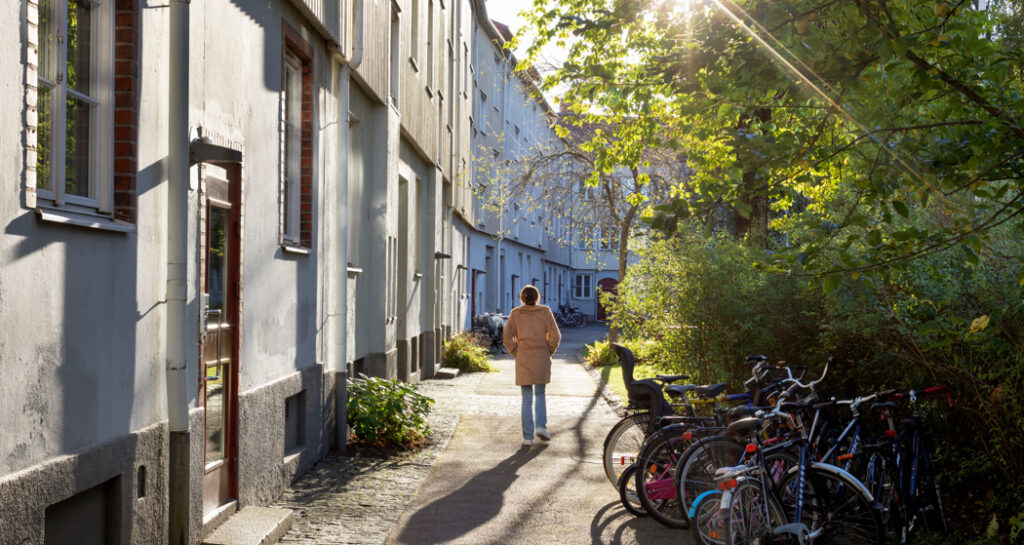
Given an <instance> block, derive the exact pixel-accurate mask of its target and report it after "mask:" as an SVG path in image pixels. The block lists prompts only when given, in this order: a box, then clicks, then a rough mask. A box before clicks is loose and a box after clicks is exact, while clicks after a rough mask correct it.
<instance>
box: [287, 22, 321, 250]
mask: <svg viewBox="0 0 1024 545" xmlns="http://www.w3.org/2000/svg"><path fill="white" fill-rule="evenodd" d="M282 29H283V34H284V51H283V56H282V64H281V72H282V75H281V110H282V111H281V180H282V183H281V200H280V202H281V243H282V245H283V246H284V247H285V249H286V250H287V249H289V248H295V249H298V250H300V251H301V249H302V248H306V249H308V248H312V246H313V116H314V111H313V49H312V46H311V45H310V44H309V42H307V41H305V39H303V38H302V35H301V34H300V33H299V32H298V31H297V30H295V29H294V28H292V27H291V26H290V25H288V24H287V23H284V24H283V25H282Z"/></svg>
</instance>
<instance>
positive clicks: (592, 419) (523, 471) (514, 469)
mask: <svg viewBox="0 0 1024 545" xmlns="http://www.w3.org/2000/svg"><path fill="white" fill-rule="evenodd" d="M606 333H607V328H606V327H604V326H602V325H589V326H586V327H583V328H576V329H566V330H564V331H563V343H562V345H561V346H560V347H559V349H558V352H557V353H556V354H555V361H554V365H553V367H552V382H551V384H550V385H549V386H548V389H547V396H548V430H549V431H550V432H551V435H552V440H551V442H550V443H544V442H542V441H539V440H536V441H535V442H534V445H533V446H532V447H524V446H522V445H521V444H522V431H521V425H520V419H519V406H520V398H519V387H518V386H516V385H515V375H514V362H513V360H512V358H511V357H510V356H508V355H503V356H501V357H498V358H496V359H495V362H494V363H495V366H496V367H498V369H499V372H498V373H491V374H488V375H486V376H484V377H483V378H482V379H481V380H480V381H479V383H478V385H477V386H476V388H475V389H474V390H472V391H461V392H459V393H458V395H460V396H464V406H465V412H463V413H462V415H461V420H460V421H459V424H458V426H457V427H456V429H455V432H454V434H453V436H452V438H451V440H450V442H449V443H448V446H447V448H446V449H445V451H444V452H443V453H442V454H441V455H440V457H439V458H438V459H437V461H436V462H435V464H434V466H433V468H432V469H431V471H430V473H429V475H428V477H427V478H426V480H425V481H424V483H423V484H422V486H421V487H420V489H419V491H418V492H417V494H416V495H415V497H414V498H413V500H412V502H411V503H410V504H409V506H408V507H407V508H406V509H405V511H404V512H403V514H402V516H401V517H400V518H399V520H398V524H397V526H396V527H395V528H394V529H393V530H392V532H391V534H390V535H389V537H388V539H387V543H394V544H428V543H430V544H434V543H465V544H474V545H476V544H492V543H493V544H499V543H500V544H517V543H522V544H527V543H529V544H537V543H542V544H548V543H551V544H556V543H557V544H561V543H601V544H605V543H607V544H612V543H623V544H634V543H636V544H641V543H669V542H672V543H679V542H682V543H691V542H692V540H691V539H690V536H689V534H688V533H687V532H685V531H681V530H670V529H668V528H665V527H662V526H660V525H659V524H658V523H657V522H654V521H652V520H650V519H637V518H634V517H633V516H632V515H630V514H629V513H627V512H626V511H625V510H624V509H623V508H622V507H621V505H620V504H619V502H618V493H617V492H616V491H615V490H614V489H613V488H612V486H611V484H610V483H609V482H608V480H607V478H606V477H605V475H604V472H603V470H602V469H601V465H600V457H601V447H602V444H603V442H604V437H605V434H606V433H607V431H608V429H609V428H610V427H611V425H612V424H614V423H615V421H616V420H617V418H616V416H615V415H614V414H613V413H612V411H611V410H610V409H609V408H608V406H607V404H606V403H605V401H604V400H603V399H602V398H601V397H600V395H599V393H598V390H597V386H596V385H595V383H594V380H593V379H592V378H591V376H590V375H589V374H588V373H587V372H586V371H585V370H584V369H583V367H582V365H580V364H579V363H578V360H577V358H576V354H577V353H578V351H579V349H580V348H581V347H582V346H583V344H585V343H586V342H589V341H592V340H594V339H597V338H601V337H603V336H604V335H605V334H606Z"/></svg>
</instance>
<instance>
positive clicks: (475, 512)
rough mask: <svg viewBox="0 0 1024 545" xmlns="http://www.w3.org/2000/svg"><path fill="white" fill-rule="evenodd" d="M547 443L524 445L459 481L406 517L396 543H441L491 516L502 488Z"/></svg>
mask: <svg viewBox="0 0 1024 545" xmlns="http://www.w3.org/2000/svg"><path fill="white" fill-rule="evenodd" d="M546 447H547V445H544V444H540V445H537V446H534V447H532V448H531V447H526V446H523V447H521V448H520V449H519V450H517V451H516V452H515V453H514V454H512V455H511V456H509V457H508V458H505V459H504V460H502V461H500V462H498V465H496V466H494V467H493V468H491V469H488V470H487V471H484V472H483V473H480V474H478V475H476V476H475V477H473V478H472V479H470V480H469V481H467V482H466V484H464V485H462V486H461V487H460V488H459V489H458V490H455V491H453V492H451V493H449V494H448V495H447V496H445V497H443V498H440V499H438V500H435V501H433V502H431V503H430V504H429V505H427V506H426V507H424V508H423V509H420V510H419V511H417V512H416V513H414V514H413V515H412V517H410V518H409V522H408V523H407V524H406V525H405V528H404V529H403V530H402V533H401V535H399V536H398V542H399V543H442V542H447V541H451V540H453V539H456V538H458V537H460V536H462V535H465V534H466V533H469V532H470V531H472V530H473V529H475V528H477V527H478V526H481V525H483V524H485V523H486V522H487V521H489V520H491V519H492V518H494V517H495V516H496V515H497V514H498V513H499V512H500V511H501V506H502V504H503V503H504V499H505V491H506V490H508V488H509V487H510V486H512V483H513V482H514V481H515V480H516V479H517V478H519V475H518V473H517V471H518V470H519V468H520V467H522V466H523V465H525V464H526V463H527V462H529V461H530V460H532V459H534V458H536V457H537V455H539V454H540V453H541V452H543V451H544V450H545V448H546Z"/></svg>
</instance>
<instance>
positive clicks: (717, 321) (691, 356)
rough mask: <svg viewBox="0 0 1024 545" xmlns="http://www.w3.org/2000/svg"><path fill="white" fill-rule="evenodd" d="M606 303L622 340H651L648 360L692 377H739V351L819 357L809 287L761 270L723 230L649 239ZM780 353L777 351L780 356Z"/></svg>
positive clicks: (794, 358) (807, 359) (809, 361)
mask: <svg viewBox="0 0 1024 545" xmlns="http://www.w3.org/2000/svg"><path fill="white" fill-rule="evenodd" d="M637 251H638V254H639V256H640V260H639V261H638V262H637V263H636V264H634V265H633V267H631V269H630V273H629V274H628V275H627V277H626V280H625V281H624V282H623V283H621V284H620V285H619V292H618V296H617V297H616V298H615V300H614V301H613V302H611V308H610V312H611V314H612V316H613V323H614V324H615V325H618V326H620V327H621V328H622V331H623V335H624V336H625V338H627V339H650V340H653V341H655V342H654V343H653V346H651V347H650V348H648V349H647V353H648V358H649V359H650V360H651V361H657V362H660V363H662V365H664V366H665V367H666V368H667V370H670V371H672V372H678V373H690V374H693V375H694V376H695V380H700V381H705V382H712V381H719V380H732V381H741V380H742V378H744V373H745V372H746V370H745V369H742V368H739V367H738V364H740V363H741V362H742V360H743V356H745V355H748V354H755V353H764V354H767V355H769V356H770V357H775V354H779V355H781V354H785V353H787V352H792V350H791V348H792V347H794V346H800V347H803V348H802V349H801V350H800V351H798V352H797V353H795V354H792V355H791V356H788V355H787V356H786V357H787V358H789V359H790V362H791V363H793V364H805V365H813V364H816V363H818V362H820V361H822V360H823V356H822V353H821V352H816V351H814V350H813V347H814V341H815V338H816V335H817V325H816V323H815V321H814V319H813V318H814V315H813V313H809V312H808V311H809V309H812V308H813V307H814V303H813V301H812V300H811V298H810V297H811V295H812V294H809V293H805V292H801V290H800V289H799V287H800V281H799V280H798V279H794V278H788V277H781V276H773V275H766V274H763V273H759V272H758V271H756V270H754V269H753V268H752V267H751V266H750V265H749V264H748V261H747V260H748V259H750V254H751V253H758V252H759V250H757V249H756V248H752V247H750V246H745V245H743V244H741V243H740V242H738V241H736V240H734V239H733V238H732V237H730V236H728V235H725V234H715V235H713V236H712V237H711V238H705V237H704V236H703V235H701V234H699V233H691V234H688V235H683V234H682V233H680V235H679V236H677V237H672V238H667V239H661V240H653V241H649V242H648V244H647V245H646V246H644V247H641V248H639V249H638V250H637ZM780 357H781V356H780Z"/></svg>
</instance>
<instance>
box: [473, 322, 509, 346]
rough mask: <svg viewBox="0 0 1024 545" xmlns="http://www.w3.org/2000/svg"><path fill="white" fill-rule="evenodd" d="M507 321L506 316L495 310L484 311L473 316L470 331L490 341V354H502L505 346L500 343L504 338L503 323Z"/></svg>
mask: <svg viewBox="0 0 1024 545" xmlns="http://www.w3.org/2000/svg"><path fill="white" fill-rule="evenodd" d="M506 323H508V316H504V315H502V314H499V313H497V312H485V313H484V314H477V315H476V316H473V329H472V330H471V332H472V333H475V334H478V335H481V336H483V337H484V338H485V339H488V340H489V341H490V345H489V346H488V350H489V351H490V352H491V353H492V354H502V353H504V352H505V347H504V346H503V345H502V344H501V341H502V339H503V338H504V332H505V324H506Z"/></svg>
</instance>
